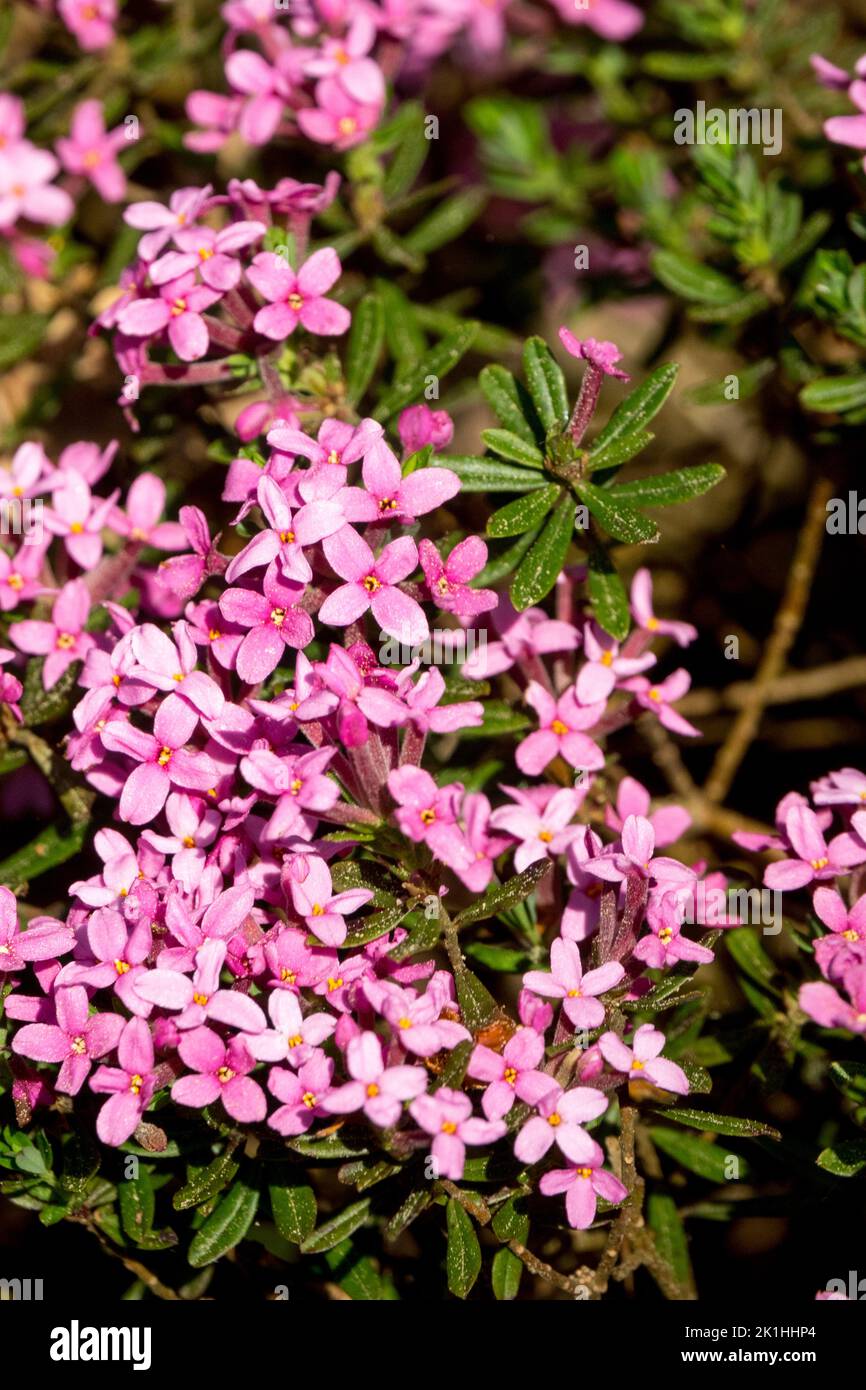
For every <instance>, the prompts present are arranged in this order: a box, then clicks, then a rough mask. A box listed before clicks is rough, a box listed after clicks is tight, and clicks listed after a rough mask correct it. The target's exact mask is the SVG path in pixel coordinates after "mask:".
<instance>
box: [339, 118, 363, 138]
mask: <svg viewBox="0 0 866 1390" xmlns="http://www.w3.org/2000/svg"><path fill="white" fill-rule="evenodd" d="M337 129H338V130H339V132H340V134H341V135H354V134H355V131H356V130H357V129H358V122H357V121H356V120H355V117H354V116H342V117H341V118H340V120H339V121H338V122H337Z"/></svg>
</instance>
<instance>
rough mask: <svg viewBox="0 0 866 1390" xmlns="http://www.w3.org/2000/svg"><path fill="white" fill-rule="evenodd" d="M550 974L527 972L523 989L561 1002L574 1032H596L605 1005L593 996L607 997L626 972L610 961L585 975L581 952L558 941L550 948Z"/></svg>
mask: <svg viewBox="0 0 866 1390" xmlns="http://www.w3.org/2000/svg"><path fill="white" fill-rule="evenodd" d="M550 965H551V970H550V973H549V974H548V973H547V971H545V970H530V971H529V972H528V973H527V974H526V975H524V977H523V986H524V989H531V990H532V991H533V992H534V993H535V994H541V995H543V996H544V997H545V998H547V999H561V1000H562V1010H563V1013H564V1014H565V1016H566V1018H567V1019H569V1021H570V1022H571V1023H573V1024H574V1026H575V1028H598V1027H599V1025H600V1024H602V1023H604V1005H603V1004H602V1003H600V1002H599V1000H598V999H597V998H596V995H599V994H606V993H607V991H608V990H609V989H613V988H614V987H615V986H616V985H618V984H619V982H620V980H621V979H622V978H623V976H624V975H625V969H624V967H623V966H621V965H620V964H619V962H618V961H613V960H609V961H606V962H605V963H604V965H600V966H599V967H598V969H597V970H589V971H587V973H586V974H585V975H584V973H583V965H582V963H581V959H580V951H579V949H578V947H577V944H576V943H575V942H574V941H563V940H562V938H561V937H558V938H557V939H556V941H554V942H553V944H552V946H551V948H550Z"/></svg>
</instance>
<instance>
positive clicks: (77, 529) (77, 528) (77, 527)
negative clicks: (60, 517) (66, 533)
mask: <svg viewBox="0 0 866 1390" xmlns="http://www.w3.org/2000/svg"><path fill="white" fill-rule="evenodd" d="M69 529H70V531H71V532H72V534H73V536H80V535H81V533H82V531H83V530H84V527H83V525H82V523H81V522H80V521H73V522H72V524H71V526H70V527H69Z"/></svg>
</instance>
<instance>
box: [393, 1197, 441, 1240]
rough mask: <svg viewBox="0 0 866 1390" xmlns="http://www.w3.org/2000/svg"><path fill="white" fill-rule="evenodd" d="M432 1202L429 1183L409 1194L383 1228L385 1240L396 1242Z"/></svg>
mask: <svg viewBox="0 0 866 1390" xmlns="http://www.w3.org/2000/svg"><path fill="white" fill-rule="evenodd" d="M432 1201H433V1191H432V1187H431V1184H430V1183H428V1184H427V1186H426V1187H419V1188H416V1189H415V1191H414V1192H410V1193H409V1196H408V1197H407V1198H406V1200H405V1202H403V1203H402V1205H401V1206H400V1207H399V1209H398V1210H397V1211H396V1212H395V1213H394V1215H393V1216H392V1217H391V1220H390V1221H389V1222H388V1224H387V1226H386V1227H385V1237H386V1239H387V1240H389V1241H393V1240H396V1239H397V1237H398V1236H399V1235H402V1233H403V1232H404V1231H405V1230H406V1228H407V1227H408V1226H411V1224H412V1222H413V1221H415V1220H416V1219H417V1217H419V1216H420V1215H421V1213H422V1212H423V1211H426V1210H427V1208H428V1207H429V1205H430V1203H431V1202H432Z"/></svg>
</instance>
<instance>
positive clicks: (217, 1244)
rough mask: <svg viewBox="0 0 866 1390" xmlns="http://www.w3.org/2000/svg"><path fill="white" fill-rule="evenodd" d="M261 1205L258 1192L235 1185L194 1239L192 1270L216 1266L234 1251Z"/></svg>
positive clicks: (245, 1185)
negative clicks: (223, 1257) (216, 1263)
mask: <svg viewBox="0 0 866 1390" xmlns="http://www.w3.org/2000/svg"><path fill="white" fill-rule="evenodd" d="M258 1205H259V1193H258V1189H257V1188H255V1187H248V1186H247V1184H246V1183H245V1182H236V1183H235V1185H234V1187H232V1188H231V1189H230V1191H229V1192H228V1193H227V1194H226V1196H225V1197H223V1199H222V1201H221V1202H220V1204H219V1206H218V1207H217V1208H216V1211H214V1212H212V1213H211V1215H210V1216H209V1217H208V1219H207V1221H205V1223H204V1225H203V1226H202V1227H201V1230H199V1231H197V1232H196V1234H195V1236H194V1237H193V1239H192V1243H191V1244H190V1247H189V1254H188V1256H187V1259H188V1260H189V1263H190V1264H191V1265H192V1267H193V1269H201V1268H202V1266H203V1265H209V1264H213V1262H214V1260H218V1259H219V1258H220V1256H222V1255H225V1254H226V1253H227V1252H228V1251H229V1250H233V1249H234V1247H235V1246H236V1245H238V1244H239V1243H240V1241H242V1240H243V1238H244V1236H245V1235H246V1233H247V1231H248V1230H249V1229H250V1226H251V1225H252V1224H253V1219H254V1217H255V1214H256V1211H257V1210H258Z"/></svg>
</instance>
